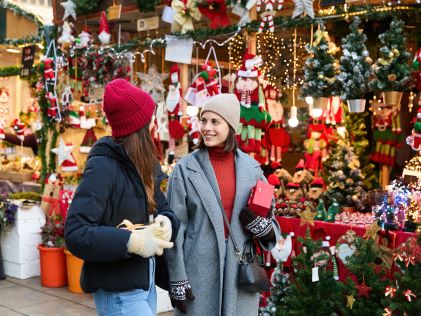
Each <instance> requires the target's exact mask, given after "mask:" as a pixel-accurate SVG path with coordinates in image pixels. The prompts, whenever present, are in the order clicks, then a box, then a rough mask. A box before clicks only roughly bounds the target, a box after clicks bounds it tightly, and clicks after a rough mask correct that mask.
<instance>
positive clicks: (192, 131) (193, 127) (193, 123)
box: [187, 116, 200, 145]
mask: <svg viewBox="0 0 421 316" xmlns="http://www.w3.org/2000/svg"><path fill="white" fill-rule="evenodd" d="M187 124H188V128H189V136H190V137H191V139H192V142H193V144H194V145H197V144H198V143H199V135H200V125H199V118H198V117H197V116H190V117H189V119H188V121H187Z"/></svg>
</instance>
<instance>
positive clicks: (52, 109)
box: [45, 92, 58, 119]
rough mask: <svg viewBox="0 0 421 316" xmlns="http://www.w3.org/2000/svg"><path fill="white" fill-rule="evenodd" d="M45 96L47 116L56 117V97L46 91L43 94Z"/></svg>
mask: <svg viewBox="0 0 421 316" xmlns="http://www.w3.org/2000/svg"><path fill="white" fill-rule="evenodd" d="M45 98H46V99H47V100H48V108H47V116H48V117H49V118H54V119H55V118H56V117H57V114H58V104H57V97H56V96H55V95H54V93H52V92H48V93H47V94H46V95H45Z"/></svg>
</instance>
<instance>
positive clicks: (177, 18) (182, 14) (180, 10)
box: [171, 0, 201, 34]
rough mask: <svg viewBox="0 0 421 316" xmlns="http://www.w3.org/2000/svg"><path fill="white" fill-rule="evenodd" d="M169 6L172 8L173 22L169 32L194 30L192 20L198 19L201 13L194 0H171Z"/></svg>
mask: <svg viewBox="0 0 421 316" xmlns="http://www.w3.org/2000/svg"><path fill="white" fill-rule="evenodd" d="M171 7H172V9H173V10H174V22H173V23H172V24H171V32H173V33H175V32H181V33H182V34H184V33H186V32H188V31H192V30H194V27H193V20H196V21H199V20H200V17H201V14H200V11H199V9H198V7H197V1H195V0H173V1H172V2H171Z"/></svg>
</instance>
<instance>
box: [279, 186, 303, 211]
mask: <svg viewBox="0 0 421 316" xmlns="http://www.w3.org/2000/svg"><path fill="white" fill-rule="evenodd" d="M306 207H307V203H306V200H305V198H304V196H303V191H302V189H301V185H300V184H299V183H294V182H289V183H288V184H287V186H286V189H285V197H284V198H282V199H279V201H278V209H277V211H276V215H282V216H298V214H300V213H301V212H303V211H304V210H305V208H306Z"/></svg>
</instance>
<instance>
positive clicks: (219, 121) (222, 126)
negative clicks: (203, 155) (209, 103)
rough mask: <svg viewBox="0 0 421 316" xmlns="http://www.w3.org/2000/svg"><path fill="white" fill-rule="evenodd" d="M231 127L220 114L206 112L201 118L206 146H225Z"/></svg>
mask: <svg viewBox="0 0 421 316" xmlns="http://www.w3.org/2000/svg"><path fill="white" fill-rule="evenodd" d="M229 130H230V127H229V125H228V123H227V121H225V120H224V119H223V118H222V117H221V116H220V115H218V114H216V113H214V112H209V111H207V112H205V113H203V114H202V116H201V120H200V134H201V135H202V138H203V141H204V142H205V145H206V147H215V146H224V145H225V142H226V141H227V138H228V133H229Z"/></svg>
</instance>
